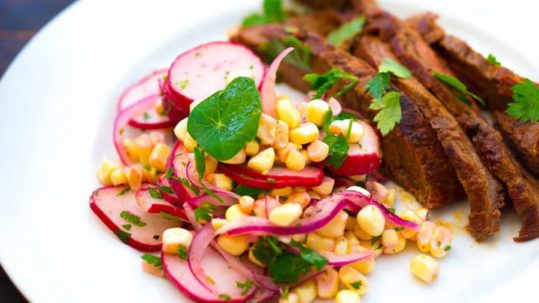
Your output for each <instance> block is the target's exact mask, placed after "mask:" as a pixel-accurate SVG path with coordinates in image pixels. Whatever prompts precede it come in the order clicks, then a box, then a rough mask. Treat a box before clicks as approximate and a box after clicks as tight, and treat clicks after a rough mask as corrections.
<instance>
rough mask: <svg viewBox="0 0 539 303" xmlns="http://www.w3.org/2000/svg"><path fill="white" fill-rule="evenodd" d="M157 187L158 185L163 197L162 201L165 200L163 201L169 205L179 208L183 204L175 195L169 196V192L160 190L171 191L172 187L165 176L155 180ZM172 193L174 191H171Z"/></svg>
mask: <svg viewBox="0 0 539 303" xmlns="http://www.w3.org/2000/svg"><path fill="white" fill-rule="evenodd" d="M157 185H159V187H160V190H159V192H160V193H161V195H162V196H163V199H165V201H167V202H168V203H170V204H172V205H174V206H180V204H182V203H183V202H184V201H182V200H181V199H180V198H178V196H177V195H176V193H172V194H171V193H170V191H164V190H162V189H164V188H170V189H172V187H171V186H170V183H169V181H168V180H167V176H166V175H163V176H161V177H159V179H157ZM172 191H174V189H172Z"/></svg>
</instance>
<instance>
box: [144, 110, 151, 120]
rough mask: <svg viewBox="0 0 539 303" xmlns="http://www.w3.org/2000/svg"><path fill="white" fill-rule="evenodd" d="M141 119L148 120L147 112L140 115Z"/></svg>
mask: <svg viewBox="0 0 539 303" xmlns="http://www.w3.org/2000/svg"><path fill="white" fill-rule="evenodd" d="M142 119H144V121H148V120H150V114H148V113H146V112H145V113H144V114H143V115H142Z"/></svg>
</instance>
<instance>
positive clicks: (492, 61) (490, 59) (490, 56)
mask: <svg viewBox="0 0 539 303" xmlns="http://www.w3.org/2000/svg"><path fill="white" fill-rule="evenodd" d="M487 61H488V62H489V63H490V64H492V65H496V66H500V65H501V63H500V61H498V59H496V57H495V56H494V55H493V54H488V57H487Z"/></svg>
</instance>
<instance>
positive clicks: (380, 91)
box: [365, 73, 391, 98]
mask: <svg viewBox="0 0 539 303" xmlns="http://www.w3.org/2000/svg"><path fill="white" fill-rule="evenodd" d="M390 83H391V82H390V74H389V73H378V74H377V75H376V76H374V77H373V78H372V79H371V80H370V81H369V82H367V84H366V85H365V89H367V92H368V93H369V94H371V95H372V96H373V98H382V96H383V95H384V93H385V92H386V90H388V89H389V85H390Z"/></svg>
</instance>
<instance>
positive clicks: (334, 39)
mask: <svg viewBox="0 0 539 303" xmlns="http://www.w3.org/2000/svg"><path fill="white" fill-rule="evenodd" d="M365 21H366V19H365V16H360V17H358V18H355V19H354V20H352V21H350V22H347V23H345V24H343V25H341V26H340V27H339V28H337V29H336V30H334V31H332V32H331V33H329V35H328V41H329V43H331V44H333V45H334V46H336V47H339V46H342V45H343V43H345V42H346V41H349V40H350V39H352V38H353V37H354V36H356V35H357V34H359V33H361V31H362V30H363V26H364V25H365Z"/></svg>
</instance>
